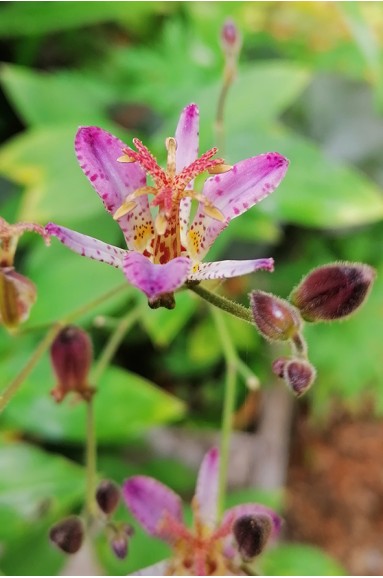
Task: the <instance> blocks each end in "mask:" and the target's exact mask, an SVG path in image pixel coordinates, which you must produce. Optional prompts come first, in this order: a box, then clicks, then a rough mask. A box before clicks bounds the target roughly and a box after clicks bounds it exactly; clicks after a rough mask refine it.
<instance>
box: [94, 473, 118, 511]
mask: <svg viewBox="0 0 383 578" xmlns="http://www.w3.org/2000/svg"><path fill="white" fill-rule="evenodd" d="M119 501H120V490H119V487H118V486H117V484H115V483H114V482H112V481H110V480H103V481H102V482H101V483H100V485H99V486H98V488H97V490H96V502H97V504H98V507H99V508H100V510H101V511H102V512H104V514H107V515H108V516H109V515H110V514H113V512H114V511H115V509H116V508H117V506H118V502H119Z"/></svg>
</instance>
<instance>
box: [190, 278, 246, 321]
mask: <svg viewBox="0 0 383 578" xmlns="http://www.w3.org/2000/svg"><path fill="white" fill-rule="evenodd" d="M188 287H189V289H190V290H191V291H194V293H197V295H199V296H200V297H202V299H205V301H207V302H208V303H210V304H211V305H214V306H215V307H218V308H219V309H222V311H225V312H226V313H230V315H234V317H238V318H239V319H242V320H243V321H247V322H248V323H251V324H252V325H254V320H253V316H252V313H251V311H250V309H248V308H247V307H244V306H243V305H240V303H236V302H235V301H230V299H227V298H226V297H222V295H217V293H213V292H212V291H209V290H208V289H205V287H203V286H202V285H193V284H190V285H189V286H188Z"/></svg>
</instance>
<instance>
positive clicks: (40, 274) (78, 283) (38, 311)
mask: <svg viewBox="0 0 383 578" xmlns="http://www.w3.org/2000/svg"><path fill="white" fill-rule="evenodd" d="M23 274H25V275H26V276H28V277H29V278H30V279H32V281H33V282H34V283H35V285H36V287H37V296H38V298H37V302H36V304H35V305H34V307H33V308H32V311H31V316H30V318H29V320H28V324H27V326H34V325H40V324H42V323H50V322H54V321H57V320H58V319H61V318H63V317H65V316H66V315H68V314H69V313H72V312H73V311H76V310H77V309H79V308H80V307H83V306H84V305H87V304H88V303H91V302H92V301H94V300H96V299H98V298H99V297H101V296H102V295H105V294H107V293H108V292H109V291H112V290H113V288H114V287H118V286H119V285H123V284H124V276H123V274H122V272H121V271H120V270H118V269H114V268H113V267H110V266H108V265H105V263H100V262H98V261H93V260H92V259H86V258H84V257H81V256H80V255H77V254H74V253H72V251H70V250H69V249H68V248H67V247H64V246H63V245H61V244H60V243H59V242H58V241H57V240H56V239H52V245H51V246H50V247H49V248H46V247H44V246H41V247H40V248H39V250H38V251H37V250H36V251H35V252H34V253H33V254H32V255H31V256H30V258H29V260H28V262H27V263H26V266H25V268H24V270H23ZM135 293H136V290H135V289H133V288H132V287H131V286H130V285H129V284H128V283H126V290H123V291H122V292H120V293H119V294H118V295H116V296H114V297H112V298H109V299H108V300H105V302H103V303H101V304H100V305H99V306H98V307H95V308H94V309H92V311H90V312H88V313H87V314H86V315H84V316H82V317H81V320H82V321H83V320H84V319H85V320H89V319H94V317H95V316H96V314H98V313H101V312H102V313H104V314H105V313H107V312H108V311H110V310H111V308H112V307H113V308H115V307H116V306H117V304H123V303H126V302H127V300H128V299H129V298H130V297H131V295H132V294H135Z"/></svg>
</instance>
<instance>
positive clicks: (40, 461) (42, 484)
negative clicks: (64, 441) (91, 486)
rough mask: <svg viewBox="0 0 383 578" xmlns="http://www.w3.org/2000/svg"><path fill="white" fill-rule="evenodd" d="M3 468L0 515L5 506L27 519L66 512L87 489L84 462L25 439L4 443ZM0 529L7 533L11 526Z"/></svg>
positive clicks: (0, 453)
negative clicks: (21, 441)
mask: <svg viewBox="0 0 383 578" xmlns="http://www.w3.org/2000/svg"><path fill="white" fill-rule="evenodd" d="M40 419H41V418H40ZM0 469H1V472H2V474H1V479H0V516H2V514H1V512H2V509H3V508H4V507H5V509H6V510H8V512H12V514H13V516H15V517H16V518H17V519H19V521H20V522H23V523H28V522H29V523H30V522H32V521H34V520H38V519H40V518H41V517H42V516H43V515H44V512H45V513H46V512H48V511H49V512H55V514H58V513H60V512H61V513H62V512H63V511H66V510H67V509H68V508H69V507H71V505H73V504H74V503H76V502H78V501H80V500H81V498H82V496H83V493H84V471H83V469H82V468H81V467H80V466H77V465H75V464H74V463H72V462H70V461H68V460H67V459H65V458H63V457H62V456H58V455H54V454H52V453H49V454H48V453H46V452H44V451H42V450H40V449H38V448H36V447H34V446H31V445H28V444H25V443H17V442H16V443H8V444H7V443H5V442H1V443H0ZM0 532H1V535H4V536H6V535H7V527H6V526H3V525H1V528H0Z"/></svg>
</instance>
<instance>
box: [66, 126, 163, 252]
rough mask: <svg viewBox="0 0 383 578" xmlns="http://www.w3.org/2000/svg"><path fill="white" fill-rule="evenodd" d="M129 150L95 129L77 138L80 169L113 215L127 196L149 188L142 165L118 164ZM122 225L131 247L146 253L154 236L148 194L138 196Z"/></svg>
mask: <svg viewBox="0 0 383 578" xmlns="http://www.w3.org/2000/svg"><path fill="white" fill-rule="evenodd" d="M125 147H126V145H125V144H124V143H123V142H122V141H121V140H119V139H118V138H116V137H115V136H113V135H112V134H110V133H109V132H107V131H105V130H102V129H101V128H98V127H95V126H88V127H82V128H80V129H79V130H78V132H77V135H76V140H75V150H76V155H77V159H78V162H79V164H80V167H81V168H82V170H83V171H84V173H85V175H86V177H87V178H88V180H89V182H90V184H91V185H92V187H93V188H94V189H95V191H96V192H97V194H98V195H99V197H100V198H101V200H102V202H103V203H104V206H105V208H106V210H107V211H108V212H109V213H110V214H111V215H113V214H114V213H115V211H116V210H117V209H118V208H119V207H120V206H121V204H122V203H123V201H124V200H125V198H126V197H127V195H129V194H130V193H133V191H135V190H136V189H138V188H140V187H143V186H145V185H146V176H145V173H144V171H143V170H142V168H141V167H140V166H139V165H138V163H119V162H117V159H118V158H119V157H120V156H121V155H122V154H123V152H122V149H123V148H125ZM118 224H119V225H120V227H121V229H122V231H123V233H124V236H125V239H126V243H127V245H128V247H129V248H130V249H132V250H133V249H137V250H144V249H145V248H146V245H147V244H148V242H149V241H150V239H151V238H152V236H153V234H154V229H153V220H152V216H151V214H150V210H149V203H148V197H147V195H146V196H142V197H138V198H137V199H136V207H135V208H134V209H132V210H131V211H130V212H129V213H128V214H127V215H125V216H123V217H121V218H120V219H118ZM135 237H136V238H135ZM143 245H144V246H143Z"/></svg>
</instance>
